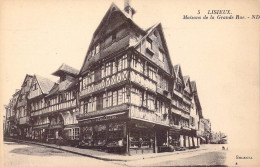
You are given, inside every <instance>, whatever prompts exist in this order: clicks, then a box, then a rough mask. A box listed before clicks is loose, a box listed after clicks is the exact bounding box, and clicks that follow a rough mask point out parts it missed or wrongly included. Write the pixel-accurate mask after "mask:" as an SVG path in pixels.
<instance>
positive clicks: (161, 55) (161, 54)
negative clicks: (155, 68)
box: [159, 50, 164, 62]
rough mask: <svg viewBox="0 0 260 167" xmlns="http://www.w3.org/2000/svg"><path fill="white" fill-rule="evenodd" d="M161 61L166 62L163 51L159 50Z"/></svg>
mask: <svg viewBox="0 0 260 167" xmlns="http://www.w3.org/2000/svg"><path fill="white" fill-rule="evenodd" d="M159 60H160V61H161V62H164V54H163V52H162V51H161V50H159Z"/></svg>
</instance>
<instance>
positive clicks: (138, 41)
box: [5, 1, 210, 154]
mask: <svg viewBox="0 0 260 167" xmlns="http://www.w3.org/2000/svg"><path fill="white" fill-rule="evenodd" d="M134 14H135V10H134V9H133V8H132V7H131V6H130V5H129V3H128V1H126V2H125V8H124V10H123V11H122V10H120V9H119V8H118V7H117V6H116V5H115V4H112V5H111V6H110V8H109V9H108V11H107V12H106V14H105V16H104V18H103V19H102V21H101V23H100V24H99V26H98V27H97V29H96V31H95V32H94V34H93V38H92V40H91V43H90V45H89V48H88V51H87V54H86V57H85V60H84V62H83V66H82V67H81V69H80V70H79V71H78V70H77V69H74V68H72V67H70V66H68V65H66V64H62V65H61V66H60V67H59V68H58V69H57V71H55V72H53V75H54V76H57V77H58V78H59V80H58V81H57V82H53V81H51V80H49V79H48V78H44V77H41V76H39V75H26V76H25V79H24V81H23V84H22V86H21V88H20V89H19V90H17V91H16V92H15V93H14V94H13V97H12V99H11V100H10V103H9V104H8V105H6V106H5V108H6V121H5V135H6V136H13V137H20V138H23V139H28V140H37V141H42V142H50V143H55V142H56V141H57V139H58V138H59V136H61V137H62V138H63V139H64V141H66V142H67V144H71V145H77V144H79V143H80V144H81V145H84V146H85V147H88V148H103V149H110V148H118V149H121V150H123V152H125V153H128V154H136V153H147V152H160V151H162V150H163V148H165V147H167V146H169V145H173V146H176V147H185V148H196V147H199V145H200V143H201V142H202V141H203V142H204V141H205V142H206V140H207V134H208V131H210V122H209V120H207V119H203V115H202V107H201V104H200V100H199V95H198V90H197V86H196V82H195V81H192V80H191V78H190V77H189V76H184V75H183V73H182V69H181V66H180V65H173V64H172V61H171V57H170V54H169V51H168V47H167V44H166V40H165V37H164V33H163V29H162V25H161V24H160V23H159V24H155V25H153V26H151V27H150V28H148V29H146V30H143V29H142V28H140V27H139V26H138V25H137V24H135V23H134V22H133V20H132V17H133V15H134ZM207 121H208V122H209V123H207Z"/></svg>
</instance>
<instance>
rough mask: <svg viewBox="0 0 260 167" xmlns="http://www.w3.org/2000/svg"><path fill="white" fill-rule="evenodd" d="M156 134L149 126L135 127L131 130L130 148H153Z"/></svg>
mask: <svg viewBox="0 0 260 167" xmlns="http://www.w3.org/2000/svg"><path fill="white" fill-rule="evenodd" d="M153 143H154V135H153V132H152V131H149V130H148V129H147V128H138V129H137V128H133V129H131V132H130V148H153Z"/></svg>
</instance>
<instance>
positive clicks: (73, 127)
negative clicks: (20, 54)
mask: <svg viewBox="0 0 260 167" xmlns="http://www.w3.org/2000/svg"><path fill="white" fill-rule="evenodd" d="M78 73H79V71H78V70H76V69H74V68H72V67H70V66H68V65H66V64H62V65H61V66H60V67H59V69H58V70H57V71H55V72H54V73H53V75H54V76H57V77H59V82H58V83H56V84H55V85H54V86H53V88H52V89H51V90H50V92H49V94H48V95H47V96H45V101H46V102H47V108H48V114H47V116H48V119H49V121H50V124H49V127H48V128H47V129H46V141H48V142H56V140H57V138H58V137H59V135H60V136H62V138H64V139H65V141H66V142H68V143H67V144H75V143H77V142H78V141H79V127H78V122H77V120H76V114H77V110H76V108H77V92H78V91H77V90H78V89H77V80H76V77H77V75H78ZM64 144H65V143H64Z"/></svg>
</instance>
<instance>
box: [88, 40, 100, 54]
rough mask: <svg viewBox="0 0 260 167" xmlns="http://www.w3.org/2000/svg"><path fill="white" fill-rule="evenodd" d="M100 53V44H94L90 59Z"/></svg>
mask: <svg viewBox="0 0 260 167" xmlns="http://www.w3.org/2000/svg"><path fill="white" fill-rule="evenodd" d="M99 52H100V43H98V44H96V45H95V46H94V47H93V49H92V50H91V51H90V55H91V57H93V56H95V55H96V54H98V53H99Z"/></svg>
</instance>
